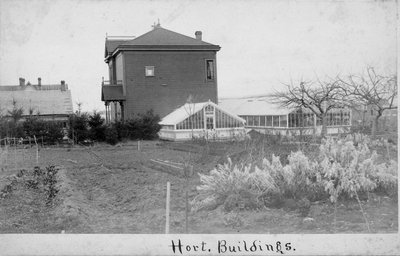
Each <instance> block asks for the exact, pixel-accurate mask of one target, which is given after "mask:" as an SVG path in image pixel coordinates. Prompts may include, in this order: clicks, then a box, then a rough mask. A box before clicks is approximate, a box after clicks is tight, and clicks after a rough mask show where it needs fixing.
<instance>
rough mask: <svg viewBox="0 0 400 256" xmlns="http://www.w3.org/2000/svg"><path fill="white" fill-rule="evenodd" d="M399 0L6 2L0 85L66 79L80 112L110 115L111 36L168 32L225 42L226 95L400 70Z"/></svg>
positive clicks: (221, 64) (221, 71)
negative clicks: (105, 86)
mask: <svg viewBox="0 0 400 256" xmlns="http://www.w3.org/2000/svg"><path fill="white" fill-rule="evenodd" d="M397 10H398V8H397V3H396V1H372V0H350V1H328V0H326V1H324V0H319V1H317V0H303V1H301V0H297V1H294V0H280V1H274V0H272V1H261V0H247V1H245V0H216V1H207V0H202V1H201V0H188V1H184V0H174V1H172V0H164V1H161V0H153V1H145V0H131V1H127V0H114V1H106V0H98V1H94V0H80V1H75V0H63V1H57V0H55V1H54V0H50V1H46V0H29V1H28V0H0V85H17V84H18V83H19V80H18V79H19V77H23V78H25V79H26V81H30V82H31V83H33V84H36V83H37V78H38V77H41V78H42V84H59V83H60V81H61V80H65V81H66V83H67V84H68V86H69V89H70V90H71V92H72V97H73V105H74V109H75V110H76V109H77V105H76V103H78V102H81V103H82V109H83V110H85V111H92V110H104V104H103V103H102V102H101V99H100V96H101V87H100V86H101V81H102V77H105V79H106V80H108V69H107V65H106V64H105V62H104V44H105V37H106V34H108V35H109V36H140V35H142V34H144V33H146V32H148V31H150V30H151V29H152V27H151V25H153V24H154V22H157V20H158V19H159V21H160V24H161V26H162V27H164V28H166V29H169V30H172V31H175V32H178V33H181V34H184V35H187V36H191V37H195V35H194V33H195V31H197V30H201V31H202V32H203V41H206V42H209V43H212V44H217V45H220V46H221V50H220V51H219V52H218V53H217V72H218V94H219V97H220V98H223V97H240V96H247V95H257V94H267V93H270V92H273V91H276V90H279V89H282V87H283V84H284V83H288V82H289V81H290V80H294V81H296V80H299V79H311V80H312V79H315V78H316V77H319V78H323V77H332V76H336V75H338V74H341V75H350V74H360V73H362V72H363V71H364V70H365V68H366V67H367V66H372V67H374V68H375V70H376V71H377V72H378V73H380V74H383V75H392V74H396V72H397V28H396V24H397V21H396V18H397Z"/></svg>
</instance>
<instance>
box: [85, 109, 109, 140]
mask: <svg viewBox="0 0 400 256" xmlns="http://www.w3.org/2000/svg"><path fill="white" fill-rule="evenodd" d="M88 125H89V128H90V132H89V137H90V138H91V139H92V140H95V141H105V139H106V137H105V136H106V134H105V133H106V126H105V124H104V118H102V117H101V115H100V114H99V113H97V112H94V113H93V115H89V119H88Z"/></svg>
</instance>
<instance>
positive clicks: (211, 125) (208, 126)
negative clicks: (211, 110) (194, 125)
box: [206, 117, 214, 129]
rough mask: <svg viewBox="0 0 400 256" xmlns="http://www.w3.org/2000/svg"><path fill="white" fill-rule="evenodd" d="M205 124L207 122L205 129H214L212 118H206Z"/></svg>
mask: <svg viewBox="0 0 400 256" xmlns="http://www.w3.org/2000/svg"><path fill="white" fill-rule="evenodd" d="M206 122H207V129H214V118H213V117H207V119H206Z"/></svg>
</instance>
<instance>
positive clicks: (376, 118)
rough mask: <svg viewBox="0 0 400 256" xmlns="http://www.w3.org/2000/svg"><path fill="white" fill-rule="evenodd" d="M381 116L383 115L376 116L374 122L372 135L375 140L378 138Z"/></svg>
mask: <svg viewBox="0 0 400 256" xmlns="http://www.w3.org/2000/svg"><path fill="white" fill-rule="evenodd" d="M381 115H382V114H379V113H378V114H377V115H376V116H375V118H374V120H373V121H372V129H371V135H372V138H373V139H375V137H376V132H377V130H378V121H379V118H380V117H381Z"/></svg>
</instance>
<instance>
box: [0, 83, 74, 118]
mask: <svg viewBox="0 0 400 256" xmlns="http://www.w3.org/2000/svg"><path fill="white" fill-rule="evenodd" d="M5 87H7V88H5ZM17 87H20V86H0V111H2V114H3V115H6V116H7V115H8V111H11V110H12V109H13V102H14V101H15V102H16V106H17V108H20V107H22V109H23V115H29V110H30V109H32V110H33V113H34V114H37V113H39V114H40V115H70V114H72V113H73V109H72V97H71V91H69V90H65V91H61V90H57V89H47V90H36V89H35V88H32V86H29V85H28V86H26V88H25V89H22V88H17ZM42 87H43V86H42Z"/></svg>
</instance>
